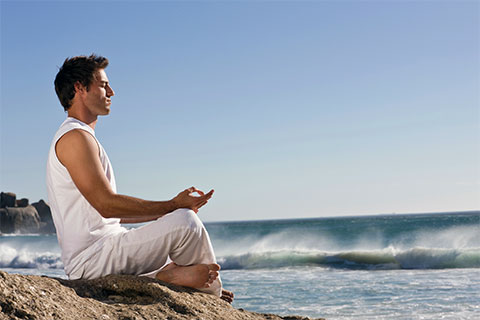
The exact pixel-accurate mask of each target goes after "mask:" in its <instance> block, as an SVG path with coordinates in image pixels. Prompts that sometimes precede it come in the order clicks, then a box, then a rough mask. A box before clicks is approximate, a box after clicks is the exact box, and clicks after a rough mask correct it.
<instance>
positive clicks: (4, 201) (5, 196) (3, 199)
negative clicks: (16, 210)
mask: <svg viewBox="0 0 480 320" xmlns="http://www.w3.org/2000/svg"><path fill="white" fill-rule="evenodd" d="M16 199H17V195H16V194H15V193H12V192H2V193H0V208H6V207H15V202H16Z"/></svg>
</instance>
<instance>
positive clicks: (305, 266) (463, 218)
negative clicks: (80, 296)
mask: <svg viewBox="0 0 480 320" xmlns="http://www.w3.org/2000/svg"><path fill="white" fill-rule="evenodd" d="M205 225H206V227H207V229H208V231H209V233H210V236H211V239H212V243H213V246H214V248H215V251H216V254H217V258H218V262H219V263H220V265H221V266H222V272H221V275H222V279H223V283H224V287H225V288H226V289H229V290H232V291H234V293H235V296H236V297H235V301H234V306H235V307H236V308H243V309H246V310H250V311H257V312H264V313H276V314H280V315H304V316H310V317H324V318H327V319H356V320H358V319H480V211H473V212H452V213H431V214H408V215H407V214H405V215H403V214H390V215H377V216H361V217H360V216H352V217H336V218H331V217H328V218H315V219H292V220H268V221H239V222H218V223H206V224H205ZM0 268H1V269H2V270H5V271H8V272H10V273H20V274H37V275H38V274H44V275H49V276H55V277H63V278H65V274H64V272H63V269H62V268H63V265H62V262H61V259H60V249H59V247H58V243H57V239H56V236H55V235H3V236H1V237H0Z"/></svg>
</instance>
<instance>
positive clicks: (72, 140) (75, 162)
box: [56, 130, 113, 213]
mask: <svg viewBox="0 0 480 320" xmlns="http://www.w3.org/2000/svg"><path fill="white" fill-rule="evenodd" d="M56 152H57V157H58V159H59V160H60V162H61V163H62V164H63V165H64V166H65V167H66V168H67V170H68V172H69V173H70V176H71V177H72V180H73V182H74V183H75V185H76V186H77V188H78V190H79V191H80V193H82V195H83V196H84V197H85V198H86V199H87V201H88V202H90V204H91V205H92V206H93V207H94V208H95V209H97V210H98V211H99V212H100V213H101V209H102V199H106V198H107V197H108V196H109V195H111V194H113V191H112V189H111V187H110V184H109V182H108V180H107V178H106V176H105V173H104V171H103V167H102V163H101V162H100V158H99V149H98V145H97V142H96V141H95V138H93V136H91V135H90V134H89V133H88V132H86V131H83V130H72V131H69V132H67V133H66V134H65V135H64V136H63V137H62V138H60V140H59V141H58V142H57V145H56Z"/></svg>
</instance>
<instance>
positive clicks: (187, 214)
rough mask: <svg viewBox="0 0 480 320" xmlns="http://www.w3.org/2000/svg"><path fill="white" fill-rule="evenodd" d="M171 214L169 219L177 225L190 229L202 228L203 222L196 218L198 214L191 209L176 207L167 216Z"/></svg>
mask: <svg viewBox="0 0 480 320" xmlns="http://www.w3.org/2000/svg"><path fill="white" fill-rule="evenodd" d="M170 215H171V217H170V218H171V219H172V220H174V223H175V224H176V225H177V226H180V227H184V228H187V229H191V230H197V229H203V223H202V222H201V221H200V219H199V218H198V215H197V214H196V213H195V212H194V211H193V210H191V209H184V208H181V209H177V210H175V211H173V212H171V213H169V214H168V215H167V216H170Z"/></svg>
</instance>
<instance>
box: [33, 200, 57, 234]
mask: <svg viewBox="0 0 480 320" xmlns="http://www.w3.org/2000/svg"><path fill="white" fill-rule="evenodd" d="M32 206H34V207H35V209H37V212H38V215H39V216H40V221H42V222H45V225H44V226H43V227H42V229H41V232H42V233H55V232H56V230H55V225H54V224H53V219H52V211H51V210H50V206H49V205H48V204H47V203H46V202H45V201H43V200H40V201H38V202H34V203H32Z"/></svg>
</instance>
